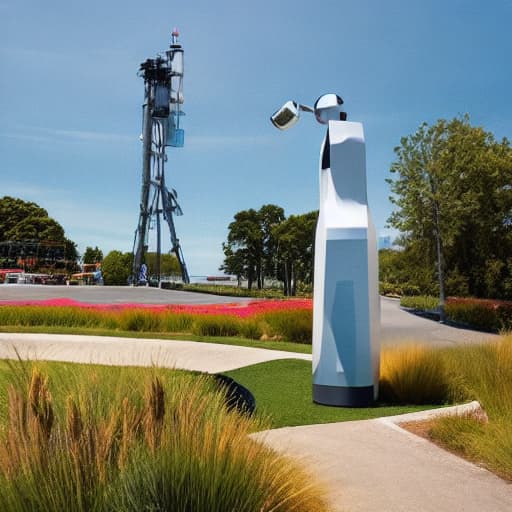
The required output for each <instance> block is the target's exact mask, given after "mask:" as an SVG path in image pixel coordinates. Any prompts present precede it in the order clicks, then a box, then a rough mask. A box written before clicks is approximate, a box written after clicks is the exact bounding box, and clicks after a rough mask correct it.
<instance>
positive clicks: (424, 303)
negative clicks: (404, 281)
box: [400, 295, 439, 311]
mask: <svg viewBox="0 0 512 512" xmlns="http://www.w3.org/2000/svg"><path fill="white" fill-rule="evenodd" d="M438 304H439V299H438V298H437V297H432V296H430V295H418V296H414V297H408V296H402V298H401V299H400V306H402V307H404V308H412V309H418V310H423V311H429V310H434V309H437V306H438Z"/></svg>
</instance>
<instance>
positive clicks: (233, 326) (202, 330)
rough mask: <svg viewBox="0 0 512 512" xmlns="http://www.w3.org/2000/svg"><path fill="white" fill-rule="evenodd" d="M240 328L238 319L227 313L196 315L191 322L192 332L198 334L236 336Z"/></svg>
mask: <svg viewBox="0 0 512 512" xmlns="http://www.w3.org/2000/svg"><path fill="white" fill-rule="evenodd" d="M240 330H241V326H240V320H239V319H238V318H236V317H233V316H227V315H198V316H196V317H194V321H193V323H192V332H193V333H194V334H196V335H198V336H236V335H238V334H240Z"/></svg>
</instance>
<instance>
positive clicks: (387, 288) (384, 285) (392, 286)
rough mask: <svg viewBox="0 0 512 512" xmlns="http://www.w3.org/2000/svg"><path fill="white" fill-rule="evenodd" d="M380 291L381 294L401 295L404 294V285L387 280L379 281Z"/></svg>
mask: <svg viewBox="0 0 512 512" xmlns="http://www.w3.org/2000/svg"><path fill="white" fill-rule="evenodd" d="M379 293H380V294H381V295H392V296H399V295H402V287H401V285H399V284H396V283H388V282H385V281H380V282H379Z"/></svg>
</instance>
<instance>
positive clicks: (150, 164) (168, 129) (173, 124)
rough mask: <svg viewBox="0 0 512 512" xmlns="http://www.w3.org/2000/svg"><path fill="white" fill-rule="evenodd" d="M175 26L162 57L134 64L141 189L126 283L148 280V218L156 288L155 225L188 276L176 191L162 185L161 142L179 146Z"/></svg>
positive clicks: (179, 61)
mask: <svg viewBox="0 0 512 512" xmlns="http://www.w3.org/2000/svg"><path fill="white" fill-rule="evenodd" d="M178 37H179V32H178V29H176V28H175V29H174V30H173V31H172V39H171V45H170V47H169V49H168V50H166V51H165V55H158V56H157V57H156V58H154V59H147V60H146V61H145V62H143V63H142V64H141V65H140V69H139V73H138V74H139V76H140V77H142V78H143V79H144V90H145V92H144V105H143V118H142V126H143V128H142V135H141V138H142V191H141V201H140V214H139V223H138V225H137V229H136V230H135V239H134V242H133V268H132V276H131V283H132V284H134V285H136V286H137V285H143V284H147V282H148V275H147V264H146V261H145V260H146V254H147V250H148V237H149V236H148V235H149V229H150V225H151V221H152V219H154V220H155V225H156V245H157V246H156V269H155V274H156V276H154V277H156V278H157V280H158V286H159V287H160V285H161V271H160V263H161V246H162V244H161V226H162V220H163V221H165V222H166V223H167V225H168V227H169V232H170V239H171V252H173V253H174V254H175V256H176V258H177V260H178V262H179V264H180V268H181V277H182V279H183V282H184V283H189V282H190V278H189V275H188V271H187V266H186V264H185V259H184V258H183V252H182V250H181V246H180V241H179V239H178V238H177V236H176V229H175V226H174V218H173V217H174V215H183V212H182V210H181V208H180V206H179V204H178V195H177V193H176V191H175V190H174V189H170V190H169V189H168V188H167V186H166V184H165V163H166V162H167V155H166V153H165V148H166V147H167V146H170V147H175V148H181V147H183V144H184V135H185V132H184V130H183V129H182V128H181V127H180V121H181V116H183V115H185V113H184V112H182V111H181V105H182V104H183V73H184V67H183V48H182V47H181V45H180V44H179V43H178Z"/></svg>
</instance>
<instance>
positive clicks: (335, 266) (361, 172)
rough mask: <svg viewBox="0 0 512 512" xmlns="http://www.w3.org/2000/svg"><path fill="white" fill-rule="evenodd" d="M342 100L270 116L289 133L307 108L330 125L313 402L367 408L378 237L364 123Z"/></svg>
mask: <svg viewBox="0 0 512 512" xmlns="http://www.w3.org/2000/svg"><path fill="white" fill-rule="evenodd" d="M342 104H343V100H342V99H341V98H340V97H339V96H338V95H336V94H325V95H323V96H320V98H318V100H317V101H316V103H315V105H314V108H311V107H307V106H304V105H301V104H299V103H297V102H294V101H288V102H287V103H285V104H284V105H283V106H282V107H281V108H280V109H279V110H277V111H276V112H275V113H274V114H273V115H272V117H271V121H272V123H273V124H274V126H276V127H277V128H279V129H280V130H286V129H288V128H290V127H291V126H293V125H294V124H295V123H297V121H298V119H299V117H300V112H303V111H305V112H313V113H314V115H315V117H316V120H317V121H318V122H319V123H320V124H324V125H326V126H327V133H326V135H325V138H324V140H323V142H322V146H321V149H320V171H319V172H320V208H319V217H318V224H317V228H316V237H315V282H314V294H313V401H314V402H316V403H319V404H323V405H333V406H345V407H364V406H368V405H370V404H371V403H372V402H373V401H374V400H375V399H376V398H377V395H378V382H379V359H380V347H379V332H378V331H379V325H380V298H379V292H378V271H377V264H378V260H377V240H376V233H375V228H374V226H373V223H372V220H371V216H370V211H369V208H368V202H367V194H366V162H365V159H366V157H365V141H364V133H363V126H362V124H361V123H354V122H347V121H346V119H347V114H346V113H345V112H343V111H342Z"/></svg>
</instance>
